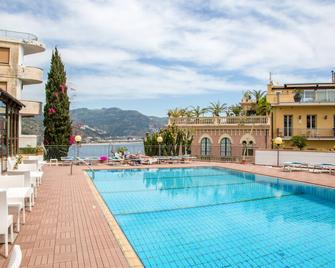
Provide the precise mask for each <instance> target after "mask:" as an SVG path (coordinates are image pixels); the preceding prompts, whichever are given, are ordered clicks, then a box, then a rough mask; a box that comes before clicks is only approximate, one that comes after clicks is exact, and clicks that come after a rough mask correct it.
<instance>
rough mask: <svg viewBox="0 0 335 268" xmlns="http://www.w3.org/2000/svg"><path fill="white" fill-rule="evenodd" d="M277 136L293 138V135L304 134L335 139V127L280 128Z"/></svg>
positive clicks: (305, 135) (310, 137)
mask: <svg viewBox="0 0 335 268" xmlns="http://www.w3.org/2000/svg"><path fill="white" fill-rule="evenodd" d="M277 136H279V137H284V138H291V137H293V136H304V137H306V138H309V139H318V138H331V139H335V128H313V129H309V128H278V129H277Z"/></svg>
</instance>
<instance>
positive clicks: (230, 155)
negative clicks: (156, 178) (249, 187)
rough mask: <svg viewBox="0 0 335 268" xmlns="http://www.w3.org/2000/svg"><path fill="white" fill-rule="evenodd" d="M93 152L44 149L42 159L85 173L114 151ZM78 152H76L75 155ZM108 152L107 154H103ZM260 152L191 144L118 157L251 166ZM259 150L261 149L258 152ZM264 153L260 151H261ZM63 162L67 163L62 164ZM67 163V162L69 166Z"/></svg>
mask: <svg viewBox="0 0 335 268" xmlns="http://www.w3.org/2000/svg"><path fill="white" fill-rule="evenodd" d="M90 146H93V147H96V148H91V151H90V152H89V155H88V151H86V152H85V154H82V153H81V149H82V148H80V147H75V146H73V147H67V146H45V148H46V150H45V154H44V158H45V159H46V160H49V159H51V158H57V159H58V160H59V161H61V160H62V158H61V157H66V156H67V157H68V158H69V159H70V160H69V161H72V160H71V159H73V162H74V163H78V164H79V163H82V164H85V165H86V166H87V167H89V169H90V170H91V169H93V168H92V167H91V166H93V165H96V164H98V163H99V162H104V161H103V160H101V161H100V157H101V156H104V157H105V158H106V156H107V158H112V157H113V156H114V153H115V152H117V150H114V149H111V147H101V146H100V147H99V144H96V145H90ZM78 149H79V151H78ZM106 149H107V150H110V152H109V153H108V152H106ZM256 149H260V147H256V146H255V145H252V144H247V145H232V144H221V145H220V144H208V145H206V147H204V146H201V144H198V143H196V144H193V145H191V146H182V145H174V146H172V145H164V144H161V145H157V144H155V145H145V146H143V145H142V150H141V151H137V150H128V151H126V153H125V154H124V155H123V156H122V157H123V158H125V159H139V158H141V157H144V155H146V156H151V157H158V156H161V157H164V156H167V157H170V156H171V157H173V156H184V155H188V156H194V157H196V158H197V159H198V160H204V161H223V162H241V161H246V162H254V154H255V150H256ZM261 149H262V148H261ZM263 149H264V148H263ZM66 161H67V160H66ZM69 161H68V162H69Z"/></svg>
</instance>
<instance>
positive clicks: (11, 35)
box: [0, 29, 38, 41]
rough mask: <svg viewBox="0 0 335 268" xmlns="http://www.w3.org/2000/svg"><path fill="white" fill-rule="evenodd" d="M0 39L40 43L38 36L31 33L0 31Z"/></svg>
mask: <svg viewBox="0 0 335 268" xmlns="http://www.w3.org/2000/svg"><path fill="white" fill-rule="evenodd" d="M0 37H5V38H6V39H15V40H22V41H38V38H37V36H36V35H34V34H31V33H24V32H16V31H8V30H2V29H0Z"/></svg>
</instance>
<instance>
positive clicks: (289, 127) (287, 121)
mask: <svg viewBox="0 0 335 268" xmlns="http://www.w3.org/2000/svg"><path fill="white" fill-rule="evenodd" d="M292 122H293V115H284V137H292V133H293V123H292Z"/></svg>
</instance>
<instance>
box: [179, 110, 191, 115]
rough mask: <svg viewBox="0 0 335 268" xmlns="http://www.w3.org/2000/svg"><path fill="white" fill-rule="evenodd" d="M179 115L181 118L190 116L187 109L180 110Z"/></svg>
mask: <svg viewBox="0 0 335 268" xmlns="http://www.w3.org/2000/svg"><path fill="white" fill-rule="evenodd" d="M179 113H180V116H181V117H189V116H191V112H190V111H189V110H188V109H187V108H180V109H179Z"/></svg>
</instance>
